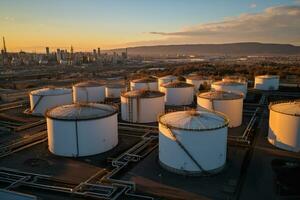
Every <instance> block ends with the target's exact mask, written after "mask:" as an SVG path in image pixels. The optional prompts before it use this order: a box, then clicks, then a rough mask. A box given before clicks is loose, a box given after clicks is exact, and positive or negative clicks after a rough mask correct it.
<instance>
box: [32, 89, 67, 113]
mask: <svg viewBox="0 0 300 200" xmlns="http://www.w3.org/2000/svg"><path fill="white" fill-rule="evenodd" d="M29 98H30V113H31V114H33V115H38V116H42V115H45V113H46V111H47V109H50V108H53V107H56V106H59V105H65V104H70V103H72V90H71V89H67V88H42V89H38V90H34V91H31V92H30V93H29Z"/></svg>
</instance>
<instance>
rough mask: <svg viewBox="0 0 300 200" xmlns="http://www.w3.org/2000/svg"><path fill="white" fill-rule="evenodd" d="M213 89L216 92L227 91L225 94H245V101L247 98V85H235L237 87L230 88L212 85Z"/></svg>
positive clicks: (228, 86)
mask: <svg viewBox="0 0 300 200" xmlns="http://www.w3.org/2000/svg"><path fill="white" fill-rule="evenodd" d="M211 87H212V89H214V90H216V91H225V92H234V93H238V94H241V93H242V94H243V95H244V99H245V98H246V96H247V85H246V84H243V85H235V86H230V85H217V84H212V85H211Z"/></svg>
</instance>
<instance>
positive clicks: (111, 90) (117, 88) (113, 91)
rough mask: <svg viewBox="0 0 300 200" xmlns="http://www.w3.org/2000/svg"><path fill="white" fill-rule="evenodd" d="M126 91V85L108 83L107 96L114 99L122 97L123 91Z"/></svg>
mask: <svg viewBox="0 0 300 200" xmlns="http://www.w3.org/2000/svg"><path fill="white" fill-rule="evenodd" d="M125 91H126V87H125V85H121V84H113V85H112V84H111V85H107V86H106V87H105V97H106V98H112V99H116V98H120V97H121V93H122V92H125Z"/></svg>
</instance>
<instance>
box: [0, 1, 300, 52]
mask: <svg viewBox="0 0 300 200" xmlns="http://www.w3.org/2000/svg"><path fill="white" fill-rule="evenodd" d="M0 36H5V38H6V43H7V49H8V51H19V50H21V49H22V50H26V51H44V49H45V47H46V46H49V47H50V48H51V49H52V50H54V49H55V48H69V47H70V46H71V45H73V46H74V48H75V50H77V51H78V50H86V51H90V50H91V49H93V48H97V47H101V48H102V49H110V48H117V47H126V46H139V45H157V44H186V43H230V42H250V41H251V42H253V41H255V42H267V43H290V44H294V45H300V0H298V1H297V0H260V1H258V0H257V1H249V0H243V1H241V0H226V1H221V0H48V1H46V0H1V1H0ZM0 48H2V43H1V45H0Z"/></svg>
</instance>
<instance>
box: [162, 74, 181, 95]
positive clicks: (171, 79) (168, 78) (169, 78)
mask: <svg viewBox="0 0 300 200" xmlns="http://www.w3.org/2000/svg"><path fill="white" fill-rule="evenodd" d="M176 80H177V76H173V75H168V76H163V77H160V78H158V88H159V91H162V89H161V86H162V84H165V83H170V82H174V81H176Z"/></svg>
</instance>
